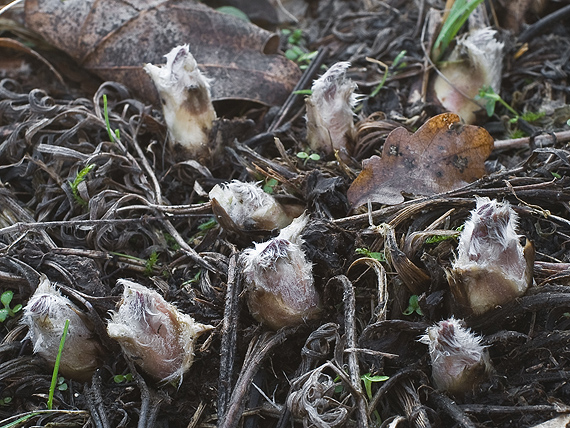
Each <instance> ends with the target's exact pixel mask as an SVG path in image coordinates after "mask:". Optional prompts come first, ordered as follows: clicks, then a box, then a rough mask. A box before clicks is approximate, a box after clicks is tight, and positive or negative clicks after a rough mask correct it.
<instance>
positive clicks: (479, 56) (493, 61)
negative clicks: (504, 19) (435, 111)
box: [434, 28, 504, 123]
mask: <svg viewBox="0 0 570 428" xmlns="http://www.w3.org/2000/svg"><path fill="white" fill-rule="evenodd" d="M496 34H497V32H496V31H495V30H493V29H491V28H481V29H478V30H474V31H472V32H470V33H469V34H467V35H466V36H465V37H462V38H459V39H458V41H457V46H456V47H455V49H454V50H453V52H452V53H451V55H450V57H449V59H448V60H447V62H446V65H443V66H442V67H441V73H442V74H443V76H445V78H444V77H442V76H440V75H437V77H436V78H435V81H434V91H435V94H436V96H437V98H438V99H439V101H440V102H441V104H442V105H443V106H444V107H445V108H446V109H448V110H449V111H451V112H453V113H456V114H458V115H459V117H461V119H463V120H464V121H465V123H474V122H475V120H476V117H475V112H476V111H478V110H481V107H480V106H479V105H478V104H475V103H474V102H473V101H472V99H473V98H475V97H476V96H477V95H478V94H479V91H480V90H481V89H482V88H484V87H490V88H492V89H493V91H495V93H497V94H498V93H499V92H500V90H501V73H502V69H503V49H504V43H502V42H499V41H497V40H496V38H495V36H496ZM450 83H451V85H450Z"/></svg>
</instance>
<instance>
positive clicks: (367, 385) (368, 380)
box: [360, 373, 390, 426]
mask: <svg viewBox="0 0 570 428" xmlns="http://www.w3.org/2000/svg"><path fill="white" fill-rule="evenodd" d="M360 379H361V380H362V383H364V390H365V391H366V396H367V397H368V400H369V401H372V398H373V396H372V384H373V383H374V382H385V381H387V380H388V379H390V378H389V377H388V376H380V375H376V376H372V373H367V374H365V375H362V376H360ZM374 418H375V419H376V423H377V425H378V426H380V424H381V423H382V418H381V417H380V413H378V410H374Z"/></svg>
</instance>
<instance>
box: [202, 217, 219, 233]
mask: <svg viewBox="0 0 570 428" xmlns="http://www.w3.org/2000/svg"><path fill="white" fill-rule="evenodd" d="M217 225H218V222H217V221H216V219H215V218H211V219H210V220H208V221H207V222H205V223H202V224H200V225H199V226H198V230H199V231H200V232H206V231H207V230H210V229H213V228H214V227H216V226H217Z"/></svg>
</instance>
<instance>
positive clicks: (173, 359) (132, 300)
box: [107, 279, 213, 385]
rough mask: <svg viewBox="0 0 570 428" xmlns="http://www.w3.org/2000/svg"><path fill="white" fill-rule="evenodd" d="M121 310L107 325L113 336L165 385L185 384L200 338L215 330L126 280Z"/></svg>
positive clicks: (141, 365)
mask: <svg viewBox="0 0 570 428" xmlns="http://www.w3.org/2000/svg"><path fill="white" fill-rule="evenodd" d="M117 283H118V284H120V285H122V286H123V287H124V291H123V298H122V300H121V302H120V303H119V307H118V310H117V311H114V312H112V313H111V320H110V321H109V323H108V325H107V332H108V333H109V336H110V337H111V338H113V339H115V340H116V341H117V342H119V345H121V348H122V349H123V352H124V353H125V354H126V355H128V356H129V357H130V358H132V359H133V361H134V362H135V363H136V364H138V365H139V366H140V367H141V368H142V369H143V370H144V371H145V372H147V373H148V374H150V375H151V376H153V377H154V378H155V379H158V380H160V381H162V382H176V383H177V384H178V385H180V383H181V382H182V377H183V375H184V373H185V372H186V371H187V370H188V369H189V368H190V366H191V365H192V362H193V359H194V345H195V341H196V339H197V337H198V336H200V335H201V334H202V333H204V332H205V331H208V330H210V329H212V328H213V327H212V326H211V325H204V324H200V323H197V322H196V321H194V319H193V318H192V317H191V316H189V315H187V314H183V313H181V312H180V311H178V309H177V308H176V307H175V306H174V305H172V304H170V303H168V302H167V301H166V300H164V298H163V297H162V296H161V295H160V294H158V293H157V292H156V291H153V290H150V289H148V288H146V287H144V286H142V285H140V284H137V283H135V282H132V281H128V280H126V279H121V280H119V281H117Z"/></svg>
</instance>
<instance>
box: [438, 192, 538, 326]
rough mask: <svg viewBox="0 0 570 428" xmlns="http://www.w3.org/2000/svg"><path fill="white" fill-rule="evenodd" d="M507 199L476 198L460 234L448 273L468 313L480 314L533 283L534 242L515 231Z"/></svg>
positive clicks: (514, 222) (514, 213) (457, 298)
mask: <svg viewBox="0 0 570 428" xmlns="http://www.w3.org/2000/svg"><path fill="white" fill-rule="evenodd" d="M517 224H518V216H517V214H516V212H515V211H514V210H513V209H512V207H511V206H510V204H509V203H508V202H507V201H505V202H502V203H501V202H497V201H496V200H490V199H489V198H477V206H476V208H475V209H474V210H473V211H471V218H470V219H469V220H468V221H467V222H466V223H465V226H464V228H463V231H462V232H461V234H460V235H459V246H458V255H457V259H456V260H455V262H454V263H453V267H452V269H451V270H450V271H448V272H447V279H448V282H449V285H450V288H451V291H452V294H453V296H454V298H455V300H456V301H457V303H458V304H459V305H460V306H461V307H463V309H464V310H465V314H466V315H470V314H471V313H474V314H476V315H477V314H482V313H484V312H486V311H488V310H490V309H493V308H494V307H495V306H498V305H502V304H505V303H508V302H510V301H511V300H513V299H515V298H516V297H518V296H521V295H523V294H524V293H525V291H526V290H527V288H528V287H529V286H530V285H531V284H532V274H533V265H534V248H533V246H532V244H531V243H530V242H529V241H527V244H526V245H525V246H524V247H523V246H522V245H521V243H520V236H519V235H517V233H516V228H517Z"/></svg>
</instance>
